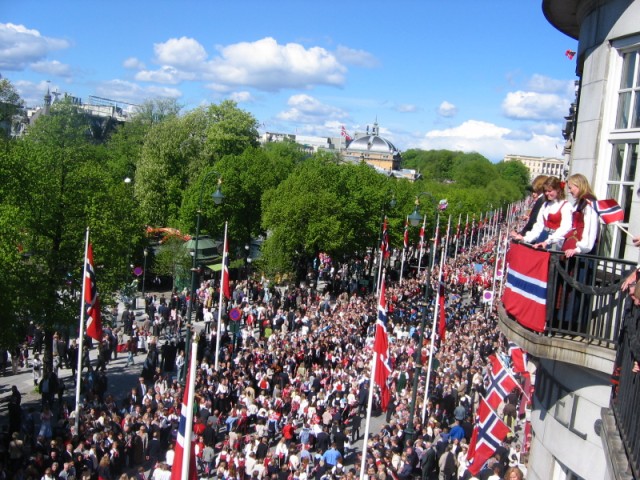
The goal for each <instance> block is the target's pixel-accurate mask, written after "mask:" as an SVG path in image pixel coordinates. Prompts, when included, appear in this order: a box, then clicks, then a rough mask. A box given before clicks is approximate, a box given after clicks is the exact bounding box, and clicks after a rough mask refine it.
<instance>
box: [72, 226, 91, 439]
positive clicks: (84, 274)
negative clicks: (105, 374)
mask: <svg viewBox="0 0 640 480" xmlns="http://www.w3.org/2000/svg"><path fill="white" fill-rule="evenodd" d="M88 252H89V227H87V233H86V235H85V239H84V265H83V267H82V296H81V298H80V330H79V331H78V367H77V372H76V418H75V428H76V435H77V434H78V431H79V430H78V429H79V428H80V383H81V381H82V357H83V348H84V316H85V311H86V308H85V304H84V298H85V297H84V295H85V292H86V285H87V282H86V281H85V279H86V278H87V253H88Z"/></svg>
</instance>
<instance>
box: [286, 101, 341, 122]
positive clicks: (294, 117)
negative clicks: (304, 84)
mask: <svg viewBox="0 0 640 480" xmlns="http://www.w3.org/2000/svg"><path fill="white" fill-rule="evenodd" d="M287 104H288V105H289V106H290V107H291V108H289V110H286V111H284V112H280V113H279V114H278V115H277V117H276V118H278V119H279V120H284V121H288V122H300V123H318V121H319V119H320V120H321V119H323V118H324V119H327V120H329V119H344V118H347V117H348V114H347V113H346V112H345V111H344V110H341V109H339V108H336V107H332V106H330V105H325V104H323V103H321V102H320V101H319V100H317V99H316V98H314V97H311V96H309V95H304V94H299V95H293V96H291V97H290V98H289V101H288V102H287Z"/></svg>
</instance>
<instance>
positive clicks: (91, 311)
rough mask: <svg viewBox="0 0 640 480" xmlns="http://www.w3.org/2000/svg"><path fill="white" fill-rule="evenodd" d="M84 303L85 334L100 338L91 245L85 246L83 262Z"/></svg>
mask: <svg viewBox="0 0 640 480" xmlns="http://www.w3.org/2000/svg"><path fill="white" fill-rule="evenodd" d="M84 305H85V311H86V313H87V316H88V317H89V318H88V319H87V335H89V336H90V337H91V338H93V339H94V340H97V341H100V340H102V320H101V319H100V299H99V298H98V289H97V288H96V274H95V270H94V263H93V245H91V244H89V245H88V246H87V258H85V263H84Z"/></svg>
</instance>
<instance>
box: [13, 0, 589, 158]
mask: <svg viewBox="0 0 640 480" xmlns="http://www.w3.org/2000/svg"><path fill="white" fill-rule="evenodd" d="M3 3H4V5H3V15H2V23H0V73H1V74H2V76H3V77H6V78H8V79H9V80H11V81H12V82H13V84H14V85H15V86H16V87H17V89H18V91H19V92H20V94H21V96H22V97H23V98H24V99H25V100H26V102H27V104H28V105H29V106H36V105H39V104H42V96H43V94H44V92H45V91H46V89H47V86H49V87H50V88H51V90H52V91H54V90H57V91H58V92H63V93H69V94H71V95H74V96H77V97H81V98H82V99H83V100H84V101H88V97H89V95H96V96H100V97H106V98H109V99H113V100H118V101H123V102H129V103H133V104H139V103H141V102H142V101H143V100H145V99H147V98H152V97H158V96H165V97H175V98H177V99H178V101H179V102H180V103H181V104H182V105H184V107H185V109H186V110H189V109H192V108H195V107H197V106H199V105H203V104H208V103H219V102H220V101H222V100H224V99H229V98H230V99H233V100H235V101H236V102H237V103H238V106H239V107H240V108H242V109H243V110H246V111H248V112H251V113H252V114H253V115H254V116H255V117H256V119H257V120H258V121H259V122H260V124H261V130H268V131H271V132H284V133H298V134H304V135H321V136H338V135H339V134H340V128H341V126H342V125H344V126H345V128H346V129H347V131H349V132H350V133H351V134H353V133H354V132H357V131H359V132H362V131H364V130H365V128H366V126H367V125H372V124H373V122H374V121H375V120H376V119H377V120H378V123H379V126H380V132H381V135H383V136H385V137H386V138H388V139H389V140H391V141H392V142H394V143H395V145H396V146H397V147H398V148H400V150H407V149H409V148H423V149H432V148H448V149H452V150H463V151H477V152H479V153H481V154H483V155H485V156H487V157H488V158H490V159H492V160H494V161H497V160H500V159H501V158H502V157H503V156H504V155H505V154H507V153H514V154H523V155H536V156H552V157H560V156H561V155H562V147H563V144H564V141H563V139H562V136H561V130H562V126H563V123H564V118H563V117H564V116H565V115H567V114H568V109H569V105H570V103H571V101H572V100H573V98H574V86H573V82H574V80H575V79H576V77H575V58H574V59H573V60H569V59H568V58H567V57H566V56H565V51H566V50H567V49H571V50H575V49H576V46H577V42H576V41H575V40H573V39H571V38H569V37H567V36H566V35H564V34H562V33H560V32H558V31H557V30H555V29H554V28H553V27H552V26H551V25H550V24H549V23H548V22H547V20H546V19H545V18H544V15H543V14H542V9H541V4H542V2H541V0H510V1H507V0H484V1H478V0H474V1H471V0H459V1H455V2H452V1H444V0H396V1H393V2H391V1H387V2H383V1H379V0H369V1H366V2H365V1H360V0H354V1H351V2H345V1H342V2H336V1H332V0H316V1H313V2H311V1H306V0H297V1H293V0H272V1H265V0H261V1H248V0H247V1H243V0H235V1H230V0H227V1H213V0H211V1H205V0H202V1H166V0H164V1H163V0H154V1H148V0H129V1H127V2H125V1H121V0H111V1H109V2H106V1H105V2H103V1H87V0H85V1H83V2H78V1H75V0H67V1H63V2H46V1H33V0H23V1H12V2H3ZM47 81H49V83H47Z"/></svg>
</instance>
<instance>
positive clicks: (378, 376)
mask: <svg viewBox="0 0 640 480" xmlns="http://www.w3.org/2000/svg"><path fill="white" fill-rule="evenodd" d="M385 294H386V288H385V281H384V276H383V277H382V286H381V287H380V300H379V301H378V320H377V322H376V336H375V340H374V343H373V351H374V352H375V354H376V355H375V357H376V360H375V361H376V373H375V379H374V380H375V382H376V385H378V387H379V388H380V404H381V405H380V406H381V407H382V411H383V412H386V411H387V405H389V400H390V399H391V394H390V392H389V387H388V385H387V379H388V378H389V375H390V374H391V365H390V363H389V337H388V335H387V299H386V297H385Z"/></svg>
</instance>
